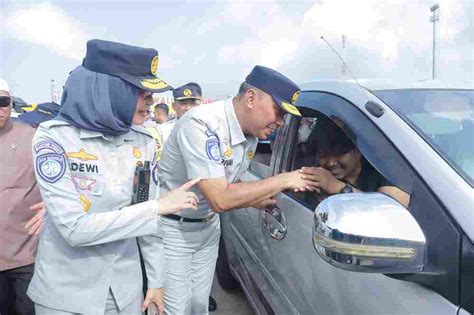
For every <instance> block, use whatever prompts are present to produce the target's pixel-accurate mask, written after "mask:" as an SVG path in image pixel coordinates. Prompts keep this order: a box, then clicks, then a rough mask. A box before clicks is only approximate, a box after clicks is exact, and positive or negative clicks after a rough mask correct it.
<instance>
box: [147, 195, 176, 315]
mask: <svg viewBox="0 0 474 315" xmlns="http://www.w3.org/2000/svg"><path fill="white" fill-rule="evenodd" d="M178 189H179V188H178ZM150 303H155V305H156V306H157V307H158V314H160V315H163V312H164V308H165V306H164V289H163V288H150V289H148V290H147V291H146V297H145V301H143V304H142V312H144V311H145V310H146V309H147V308H148V307H149V305H150ZM153 315H154V314H153Z"/></svg>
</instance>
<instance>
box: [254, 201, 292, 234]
mask: <svg viewBox="0 0 474 315" xmlns="http://www.w3.org/2000/svg"><path fill="white" fill-rule="evenodd" d="M260 216H261V218H262V222H263V229H264V230H266V231H269V232H270V235H271V236H272V237H273V238H274V239H276V240H279V241H280V240H282V239H283V238H285V236H286V232H287V228H286V217H285V215H284V214H283V212H282V211H281V209H280V208H278V207H277V206H273V207H271V208H269V209H263V210H261V211H260Z"/></svg>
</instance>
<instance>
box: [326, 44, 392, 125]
mask: <svg viewBox="0 0 474 315" xmlns="http://www.w3.org/2000/svg"><path fill="white" fill-rule="evenodd" d="M321 39H322V40H323V41H324V42H325V43H326V45H328V46H329V48H331V50H332V51H333V52H334V53H335V54H336V56H338V57H339V59H341V61H342V64H343V65H344V66H345V67H346V68H347V69H348V70H349V73H350V74H351V76H352V78H353V79H354V80H355V81H356V83H357V85H358V86H359V88H360V89H361V90H362V92H363V93H364V94H365V95H366V96H367V97H369V95H368V93H367V91H366V90H365V89H364V88H363V87H362V85H360V83H359V80H357V78H356V76H355V75H354V73H352V70H351V68H350V67H349V66H348V65H347V63H346V62H345V61H344V59H343V58H342V57H341V55H339V53H338V52H337V51H336V50H335V49H334V48H333V47H332V46H331V44H329V43H328V41H327V40H326V39H325V38H324V36H321ZM365 108H366V109H367V110H368V111H369V112H370V113H371V114H372V115H374V116H375V117H377V118H379V117H381V116H382V115H383V114H384V112H385V111H384V109H383V108H382V107H380V106H379V105H378V104H376V103H374V102H370V101H369V102H367V104H365Z"/></svg>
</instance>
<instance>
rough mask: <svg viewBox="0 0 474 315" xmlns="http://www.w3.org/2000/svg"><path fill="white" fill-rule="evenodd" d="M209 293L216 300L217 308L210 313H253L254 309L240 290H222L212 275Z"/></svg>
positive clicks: (214, 314)
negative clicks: (212, 279) (212, 280)
mask: <svg viewBox="0 0 474 315" xmlns="http://www.w3.org/2000/svg"><path fill="white" fill-rule="evenodd" d="M211 295H212V297H213V298H214V299H216V301H217V310H216V311H215V312H213V313H210V315H235V314H238V315H254V314H255V313H254V311H253V310H252V308H251V307H250V304H249V303H248V302H247V298H246V297H245V294H244V293H243V292H242V291H241V290H235V291H230V292H227V291H224V290H223V289H222V288H221V286H220V285H219V282H217V279H216V278H215V277H214V283H213V284H212V289H211Z"/></svg>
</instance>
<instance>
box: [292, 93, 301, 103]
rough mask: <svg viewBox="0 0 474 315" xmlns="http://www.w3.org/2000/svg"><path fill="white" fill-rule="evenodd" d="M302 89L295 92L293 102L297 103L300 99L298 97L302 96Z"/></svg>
mask: <svg viewBox="0 0 474 315" xmlns="http://www.w3.org/2000/svg"><path fill="white" fill-rule="evenodd" d="M300 94H301V91H296V92H295V94H293V97H292V98H291V104H293V105H294V104H295V103H296V101H297V100H298V97H300Z"/></svg>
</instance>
